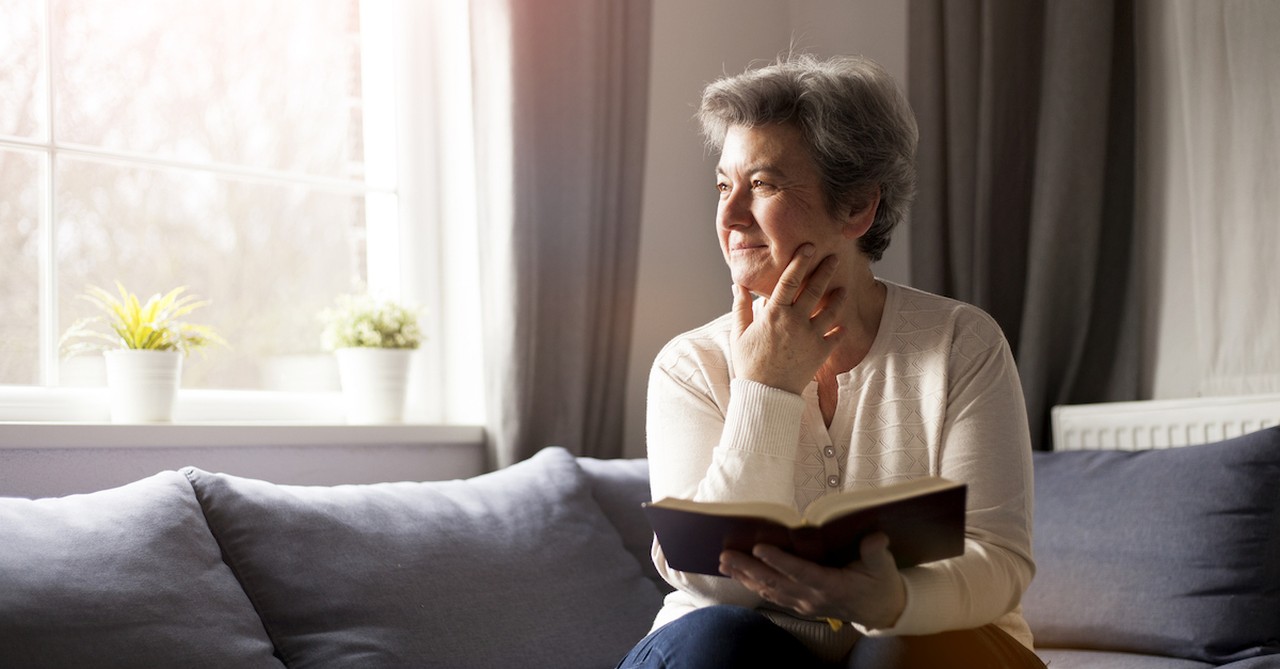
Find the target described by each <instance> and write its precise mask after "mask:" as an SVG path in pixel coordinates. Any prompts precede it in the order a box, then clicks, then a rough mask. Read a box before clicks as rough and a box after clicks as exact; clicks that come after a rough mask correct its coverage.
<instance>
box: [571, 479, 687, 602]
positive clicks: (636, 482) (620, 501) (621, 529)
mask: <svg viewBox="0 0 1280 669" xmlns="http://www.w3.org/2000/svg"><path fill="white" fill-rule="evenodd" d="M578 464H579V465H581V466H582V470H583V471H584V472H586V473H587V479H588V480H589V481H590V482H591V492H592V493H593V494H594V495H595V498H596V501H597V502H599V503H600V508H601V509H603V510H604V515H605V516H608V518H609V521H610V522H612V523H613V526H614V527H615V528H617V530H618V534H619V535H621V536H622V545H623V546H626V548H627V551H628V552H630V553H631V554H632V555H633V556H635V559H636V562H639V563H640V565H641V567H642V568H643V569H644V573H645V575H646V576H648V577H649V579H650V580H651V581H653V582H654V584H655V585H657V586H658V588H659V589H660V590H662V591H663V592H664V593H666V592H670V591H671V590H673V589H674V588H672V587H671V586H670V585H669V584H668V583H667V582H666V581H664V580H662V576H661V575H659V574H658V568H657V567H655V566H653V558H651V557H650V554H649V549H650V547H651V546H652V545H653V528H651V527H650V526H649V521H648V519H647V518H645V515H644V509H642V508H641V507H640V505H641V504H644V503H645V502H648V501H649V497H650V494H649V461H648V460H644V459H634V460H598V459H594V458H578Z"/></svg>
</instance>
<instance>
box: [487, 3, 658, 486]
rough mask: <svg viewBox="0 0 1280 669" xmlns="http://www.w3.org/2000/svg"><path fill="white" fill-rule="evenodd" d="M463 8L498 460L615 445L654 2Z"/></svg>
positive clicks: (601, 453)
mask: <svg viewBox="0 0 1280 669" xmlns="http://www.w3.org/2000/svg"><path fill="white" fill-rule="evenodd" d="M472 11H473V14H472V35H473V42H472V45H473V53H472V57H473V62H474V75H473V85H474V86H475V104H476V136H477V145H478V152H477V173H478V176H479V180H478V184H479V192H480V202H479V216H480V224H481V225H480V228H481V234H482V239H481V242H480V245H481V258H480V262H481V272H482V275H483V276H482V278H481V280H482V291H481V292H482V294H483V299H484V301H485V304H484V305H483V310H484V313H485V323H484V336H485V361H484V364H485V375H486V379H485V387H486V391H485V392H486V398H487V404H486V411H487V412H488V417H487V429H488V438H489V444H490V456H491V465H493V466H498V467H500V466H505V465H508V464H511V463H513V462H516V461H519V460H522V459H524V458H526V457H528V456H530V455H532V454H533V453H535V452H537V451H538V450H539V449H541V448H543V447H545V446H551V445H557V446H564V447H565V448H568V449H569V450H570V451H572V452H574V453H576V454H579V455H590V456H594V457H614V456H620V455H622V448H623V438H622V432H623V418H624V414H625V399H626V398H625V396H626V385H625V384H626V372H627V363H628V356H629V349H630V341H631V318H632V310H633V303H634V296H635V281H636V268H637V256H636V254H637V248H638V245H639V244H638V242H639V229H638V227H639V220H640V196H641V192H642V188H641V185H642V181H643V173H644V171H643V162H644V139H645V132H646V116H647V106H648V63H649V31H650V14H651V4H650V2H649V1H648V0H640V1H635V2H625V3H624V2H611V1H608V0H539V1H538V2H526V1H525V0H476V1H475V2H473V3H472Z"/></svg>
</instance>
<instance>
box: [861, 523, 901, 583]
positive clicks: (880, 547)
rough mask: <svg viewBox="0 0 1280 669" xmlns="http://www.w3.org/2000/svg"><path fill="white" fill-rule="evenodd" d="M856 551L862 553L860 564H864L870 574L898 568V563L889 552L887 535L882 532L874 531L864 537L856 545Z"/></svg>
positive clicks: (894, 570)
mask: <svg viewBox="0 0 1280 669" xmlns="http://www.w3.org/2000/svg"><path fill="white" fill-rule="evenodd" d="M858 551H859V552H860V553H861V555H862V564H864V565H866V568H867V571H869V572H871V573H872V574H883V573H890V572H896V571H897V570H898V565H897V563H895V562H894V560H893V553H890V552H889V537H888V536H886V535H885V533H884V532H876V533H875V534H871V535H869V536H867V537H866V538H864V539H863V540H862V543H861V544H859V545H858Z"/></svg>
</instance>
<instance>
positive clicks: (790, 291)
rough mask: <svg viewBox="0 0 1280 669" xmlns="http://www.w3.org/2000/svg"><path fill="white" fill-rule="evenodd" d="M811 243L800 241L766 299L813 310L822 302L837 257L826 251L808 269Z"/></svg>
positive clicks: (832, 274) (834, 271)
mask: <svg viewBox="0 0 1280 669" xmlns="http://www.w3.org/2000/svg"><path fill="white" fill-rule="evenodd" d="M814 253H815V250H814V247H813V244H808V243H805V244H801V245H800V248H798V249H796V253H795V255H794V256H792V257H791V262H789V263H787V267H786V269H784V270H782V276H780V277H778V283H777V285H776V286H774V288H773V294H772V295H771V296H770V298H769V300H770V301H771V302H775V303H777V304H792V305H795V306H796V308H797V309H799V310H801V311H803V312H805V313H806V314H812V313H813V312H814V311H815V310H816V309H817V308H818V304H819V303H821V302H822V298H823V296H824V295H825V294H826V292H827V286H829V285H830V284H831V280H832V279H833V278H835V275H836V268H837V267H838V266H839V264H840V259H839V258H837V257H835V256H834V255H829V256H826V257H825V258H823V259H822V260H821V261H820V262H818V265H817V267H814V268H813V269H812V270H810V267H811V266H812V265H813V259H814V257H815V256H814Z"/></svg>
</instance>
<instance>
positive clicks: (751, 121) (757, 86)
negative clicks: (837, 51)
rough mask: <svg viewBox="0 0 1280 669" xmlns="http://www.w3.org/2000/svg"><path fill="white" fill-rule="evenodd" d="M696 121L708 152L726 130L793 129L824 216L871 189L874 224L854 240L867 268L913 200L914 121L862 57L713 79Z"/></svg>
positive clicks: (845, 208) (883, 75)
mask: <svg viewBox="0 0 1280 669" xmlns="http://www.w3.org/2000/svg"><path fill="white" fill-rule="evenodd" d="M698 121H699V122H700V123H701V124H702V134H703V135H704V136H705V137H706V140H707V145H708V146H709V147H711V148H712V149H713V150H715V151H719V150H720V149H721V148H723V146H724V138H725V134H726V133H727V132H728V130H729V128H730V127H733V126H743V127H747V128H751V127H756V126H761V125H768V124H771V123H791V124H794V125H795V126H796V127H798V128H799V129H800V132H801V134H802V135H803V136H804V138H805V140H806V142H807V143H808V145H809V146H808V149H809V152H810V155H812V156H813V159H814V162H816V163H817V165H818V171H819V172H820V173H821V174H822V179H823V184H822V188H823V193H824V195H825V198H826V205H827V209H828V211H829V213H831V214H832V215H847V214H848V213H849V212H851V211H857V210H860V209H862V208H863V207H865V206H866V205H867V203H868V201H869V200H870V198H871V197H872V196H873V194H874V193H875V189H876V187H879V188H880V206H879V208H878V210H877V211H876V216H875V220H874V221H873V222H872V224H871V228H870V229H868V230H867V233H866V234H865V235H863V236H862V238H861V239H859V248H860V249H861V250H862V252H863V253H865V254H867V256H868V257H869V258H871V260H872V262H875V261H877V260H880V258H881V256H883V255H884V250H885V248H887V247H888V246H889V236H890V233H892V232H893V228H894V226H896V225H897V224H898V223H899V222H901V221H902V220H903V219H904V218H906V216H907V210H908V209H909V208H910V206H911V200H912V198H913V197H915V191H916V167H915V154H916V140H917V138H918V137H919V131H918V129H917V127H916V119H915V116H914V115H913V114H912V112H911V106H910V105H909V104H908V103H907V100H906V98H905V97H904V96H903V95H902V92H901V91H900V90H899V89H898V86H897V84H895V83H894V81H893V78H892V77H890V76H889V74H888V73H887V72H885V71H884V68H882V67H880V66H879V65H878V64H876V63H875V62H873V61H871V60H868V59H866V58H862V57H852V56H846V57H837V58H832V59H829V60H819V59H818V58H816V57H814V56H812V55H810V54H803V55H797V56H790V57H787V58H785V59H779V60H778V61H777V62H775V63H773V64H770V65H767V66H764V67H760V68H756V69H748V70H747V71H746V72H743V73H742V74H739V75H734V76H729V77H725V78H722V79H719V80H717V81H714V82H712V83H711V84H709V85H708V86H707V87H706V88H705V89H704V90H703V92H702V104H701V106H700V107H699V108H698Z"/></svg>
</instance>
